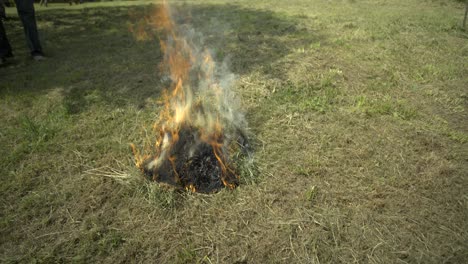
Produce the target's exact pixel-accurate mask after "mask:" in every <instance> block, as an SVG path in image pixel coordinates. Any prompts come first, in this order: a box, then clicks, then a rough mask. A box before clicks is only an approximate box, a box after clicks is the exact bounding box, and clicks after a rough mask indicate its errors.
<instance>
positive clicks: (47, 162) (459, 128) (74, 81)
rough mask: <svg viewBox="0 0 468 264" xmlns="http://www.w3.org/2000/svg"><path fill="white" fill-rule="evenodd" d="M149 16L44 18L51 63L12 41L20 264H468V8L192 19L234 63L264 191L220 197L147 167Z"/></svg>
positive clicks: (5, 182) (253, 184) (395, 5)
mask: <svg viewBox="0 0 468 264" xmlns="http://www.w3.org/2000/svg"><path fill="white" fill-rule="evenodd" d="M133 4H134V3H132V4H129V3H119V4H118V5H120V6H114V4H112V5H111V6H109V4H107V5H106V6H102V5H100V4H91V3H90V4H88V3H87V4H86V5H83V6H82V7H73V8H65V9H44V8H41V9H39V11H38V23H39V27H40V30H41V33H42V36H43V38H44V46H45V47H46V51H47V52H48V53H49V54H50V56H51V58H50V59H48V60H47V61H44V62H41V63H34V62H32V61H29V60H26V59H24V58H23V54H26V49H25V47H24V45H23V41H24V39H23V36H22V29H21V27H20V23H19V21H18V20H17V19H12V20H9V21H7V22H6V27H7V30H8V34H9V36H10V38H11V41H12V44H13V46H14V48H15V53H16V59H15V60H16V61H15V63H14V64H13V65H12V66H9V67H6V68H1V69H0V78H1V82H0V108H1V113H2V114H1V116H0V118H1V120H0V144H1V145H2V146H3V147H2V148H0V156H1V159H0V165H1V166H0V174H1V175H2V184H1V186H0V193H1V195H0V199H1V205H0V206H1V207H0V212H1V213H0V237H1V239H0V259H1V260H2V262H34V261H36V262H109V263H110V262H112V263H119V262H120V263H127V262H155V261H156V262H161V263H291V262H292V263H304V262H306V263H351V262H370V263H395V262H402V263H405V262H406V263H443V262H446V263H464V262H466V261H467V260H468V255H467V253H466V244H467V242H468V234H467V230H468V226H467V223H468V222H467V221H466V220H467V219H468V196H467V195H466V190H468V184H467V182H468V181H467V175H466V171H468V165H467V164H468V162H467V159H466V157H467V154H468V153H467V149H468V147H467V143H468V140H467V138H468V128H467V126H466V124H468V123H467V116H466V111H467V94H466V92H467V91H466V87H465V86H466V83H467V77H466V76H468V72H467V69H468V67H467V61H468V58H467V56H468V53H467V52H466V50H467V46H466V39H467V34H466V31H463V30H461V29H460V28H459V24H460V23H461V18H462V16H461V15H462V10H463V8H462V4H459V3H456V2H446V1H443V2H442V1H425V2H424V1H423V2H421V1H403V0H401V1H400V0H394V1H366V0H356V1H332V2H331V1H321V0H315V1H303V0H293V1H287V2H284V1H274V0H269V1H266V0H264V1H255V3H252V1H237V2H226V1H208V0H206V1H201V2H200V1H196V2H190V1H188V2H186V3H185V4H182V3H176V5H178V6H179V8H180V9H181V10H188V9H190V10H191V15H192V23H193V25H194V26H195V28H196V29H197V30H199V31H200V32H202V33H204V34H205V36H206V39H207V43H209V44H210V45H211V46H210V47H211V48H212V49H213V50H214V52H215V54H216V56H217V59H223V58H226V57H230V68H231V70H232V71H233V72H235V73H236V74H238V81H237V83H236V87H235V89H236V90H237V92H238V94H239V95H240V97H241V98H242V103H243V108H244V109H246V115H247V119H248V122H249V128H250V133H251V134H252V135H254V137H255V138H254V140H255V162H256V164H257V165H258V171H254V172H253V173H252V174H249V175H253V174H254V175H253V176H252V178H251V179H246V180H245V183H244V184H242V185H240V186H239V187H238V188H237V189H236V190H234V191H227V190H225V191H221V192H220V193H217V194H214V195H202V194H191V193H180V192H177V191H174V190H172V189H170V188H166V187H165V186H159V185H157V184H153V183H148V182H146V181H145V180H143V179H142V178H141V177H140V174H139V172H138V170H137V169H136V168H135V167H134V166H133V160H132V155H131V151H130V149H129V147H128V144H129V143H130V142H133V143H136V144H139V143H141V142H143V141H144V140H145V131H144V128H145V127H147V125H148V124H150V123H151V122H152V120H153V119H154V118H155V116H156V115H157V113H156V111H157V103H156V99H157V98H158V97H159V95H160V90H161V88H162V84H161V82H160V76H159V75H158V72H157V70H156V69H157V64H158V62H159V60H160V58H161V54H160V51H159V46H158V44H157V41H154V42H137V41H135V40H134V39H133V37H132V36H131V34H130V33H129V32H128V31H127V29H128V23H127V22H128V21H129V19H131V17H132V16H134V15H135V14H145V13H147V12H148V8H150V7H149V6H145V5H133ZM140 4H141V3H140ZM8 12H9V14H12V11H11V10H8ZM84 18H93V19H84ZM213 25H218V27H213ZM220 29H222V30H220ZM77 32H79V33H77ZM219 34H222V35H223V36H222V38H220V37H219Z"/></svg>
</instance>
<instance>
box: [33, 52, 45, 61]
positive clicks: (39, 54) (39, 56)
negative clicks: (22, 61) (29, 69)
mask: <svg viewBox="0 0 468 264" xmlns="http://www.w3.org/2000/svg"><path fill="white" fill-rule="evenodd" d="M31 56H32V58H33V60H35V61H41V60H45V59H46V57H45V56H44V54H43V53H42V52H33V53H32V54H31Z"/></svg>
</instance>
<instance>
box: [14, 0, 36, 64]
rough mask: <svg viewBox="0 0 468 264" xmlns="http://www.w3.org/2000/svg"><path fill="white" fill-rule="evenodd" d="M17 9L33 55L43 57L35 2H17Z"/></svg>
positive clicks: (19, 0) (22, 0) (26, 0)
mask: <svg viewBox="0 0 468 264" xmlns="http://www.w3.org/2000/svg"><path fill="white" fill-rule="evenodd" d="M16 9H17V10H18V15H19V17H20V19H21V22H22V23H23V27H24V33H25V35H26V41H27V43H28V46H29V50H30V51H31V55H33V56H35V55H42V47H41V43H40V42H39V34H38V33H37V25H36V16H35V12H34V0H16Z"/></svg>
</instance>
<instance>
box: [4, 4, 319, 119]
mask: <svg viewBox="0 0 468 264" xmlns="http://www.w3.org/2000/svg"><path fill="white" fill-rule="evenodd" d="M154 8H155V6H154V5H149V6H132V7H91V8H83V9H51V10H45V11H39V12H37V20H38V25H39V28H40V34H41V38H42V42H43V46H44V50H45V52H46V54H47V55H48V56H49V59H48V60H46V61H44V62H40V63H37V62H33V61H31V60H26V59H21V55H22V54H27V50H26V47H25V44H24V42H25V41H24V36H23V33H22V27H21V24H20V21H19V19H17V18H11V19H9V20H8V21H7V22H6V28H7V33H8V35H9V37H10V42H11V44H12V46H13V48H14V52H15V54H16V56H17V59H16V62H15V65H13V66H11V67H6V68H3V69H0V75H2V77H1V78H2V79H3V80H2V83H3V84H2V85H0V94H1V93H5V92H7V93H8V92H10V93H13V94H15V93H32V94H36V93H44V92H45V91H47V90H49V89H55V88H60V89H62V91H63V95H64V105H65V107H66V109H67V111H68V112H69V113H70V114H77V113H80V112H82V111H84V110H86V109H87V108H88V107H89V106H90V105H93V104H107V105H110V106H115V107H122V106H125V105H128V104H132V105H135V106H137V107H141V108H143V107H145V99H147V98H157V97H159V96H160V93H161V91H162V89H163V88H164V84H163V82H162V79H163V76H162V73H161V72H160V71H159V69H158V64H159V63H160V61H161V59H162V53H161V50H160V46H159V41H158V39H151V40H150V41H137V40H136V39H135V37H134V36H133V34H132V33H131V32H130V31H129V27H130V24H131V23H132V22H134V21H133V20H134V19H136V18H138V17H144V16H145V15H148V14H150V13H151V12H152V10H153V9H154ZM175 10H176V11H175V12H180V13H181V14H182V15H181V16H177V17H178V18H179V19H184V20H185V22H189V23H190V24H191V25H193V27H194V29H195V30H196V31H197V32H201V34H202V35H203V39H204V43H205V45H206V46H207V47H209V48H210V49H211V50H212V51H213V53H214V54H215V59H216V60H217V61H222V60H226V59H228V61H229V63H228V66H229V69H230V71H232V72H234V73H236V74H247V73H249V72H251V71H254V70H256V71H260V72H262V73H263V74H265V75H267V76H272V77H278V76H279V75H281V74H282V73H281V72H278V71H276V72H275V71H272V70H271V65H273V64H274V63H275V62H276V61H278V60H279V59H281V58H282V57H284V56H286V55H287V54H289V53H290V52H291V51H292V50H293V49H294V48H295V47H298V46H300V45H303V44H304V43H306V42H308V43H310V41H313V40H318V39H319V38H320V36H319V35H318V34H317V33H316V32H313V31H312V30H310V29H308V28H306V27H302V26H301V25H300V20H301V18H298V17H289V16H286V15H281V14H276V13H273V12H270V11H266V10H256V9H247V8H244V7H240V6H236V5H208V4H193V3H190V4H183V5H178V6H175ZM24 57H25V56H24ZM18 80H24V82H20V81H18Z"/></svg>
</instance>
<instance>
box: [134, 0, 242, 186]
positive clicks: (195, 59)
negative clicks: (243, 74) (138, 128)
mask: <svg viewBox="0 0 468 264" xmlns="http://www.w3.org/2000/svg"><path fill="white" fill-rule="evenodd" d="M145 21H146V23H147V24H148V25H151V27H153V29H154V30H156V31H157V32H158V33H159V34H160V35H161V36H164V37H160V47H161V50H162V52H163V53H164V59H163V61H162V62H161V64H160V69H159V70H161V71H163V72H165V73H167V75H168V77H169V78H170V85H169V87H167V88H166V90H165V91H164V92H163V96H162V98H163V101H164V106H163V109H162V111H161V112H160V113H159V119H158V120H157V121H156V122H155V123H154V125H153V129H154V130H155V132H156V134H157V137H156V139H155V140H154V144H153V145H152V147H151V149H150V150H149V151H145V152H144V153H140V151H139V150H138V149H137V148H136V147H135V146H134V145H132V150H133V154H134V156H135V163H136V166H137V167H138V168H140V169H141V170H142V171H143V172H144V173H145V174H146V175H148V176H150V177H152V179H153V180H155V181H161V182H167V183H170V184H173V185H176V186H180V187H182V188H184V189H185V190H189V191H192V192H195V191H201V192H211V191H213V190H216V189H219V187H220V186H224V187H227V188H229V189H233V188H235V187H236V186H237V184H238V176H236V173H235V171H234V170H233V169H232V167H231V165H230V164H229V160H228V155H227V154H228V153H227V152H228V147H229V146H228V144H229V140H228V139H227V136H226V134H227V130H228V128H227V127H228V126H230V125H232V124H230V123H229V122H230V120H229V118H226V114H225V113H224V112H229V111H227V110H226V109H227V108H228V107H226V105H225V101H226V100H223V98H224V91H223V88H222V87H221V85H220V81H219V78H218V77H217V76H216V63H215V62H214V60H213V58H212V57H211V54H210V52H209V51H208V50H204V51H201V52H200V51H199V50H196V49H194V47H193V44H192V43H191V41H190V39H187V38H186V37H185V36H184V34H183V30H182V29H181V28H180V27H179V26H178V25H177V24H176V23H174V21H173V20H172V17H171V14H170V11H169V7H168V4H167V2H166V1H164V3H163V4H162V5H161V6H160V7H159V8H157V9H156V12H155V13H154V14H153V15H152V16H151V17H149V18H147V19H146V20H145ZM142 28H143V27H142V26H141V25H139V26H138V27H137V28H136V29H134V30H133V32H134V33H135V34H136V35H137V39H146V38H147V37H148V34H147V33H146V32H145V31H144V30H142ZM231 121H232V120H231ZM218 185H220V186H218Z"/></svg>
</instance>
